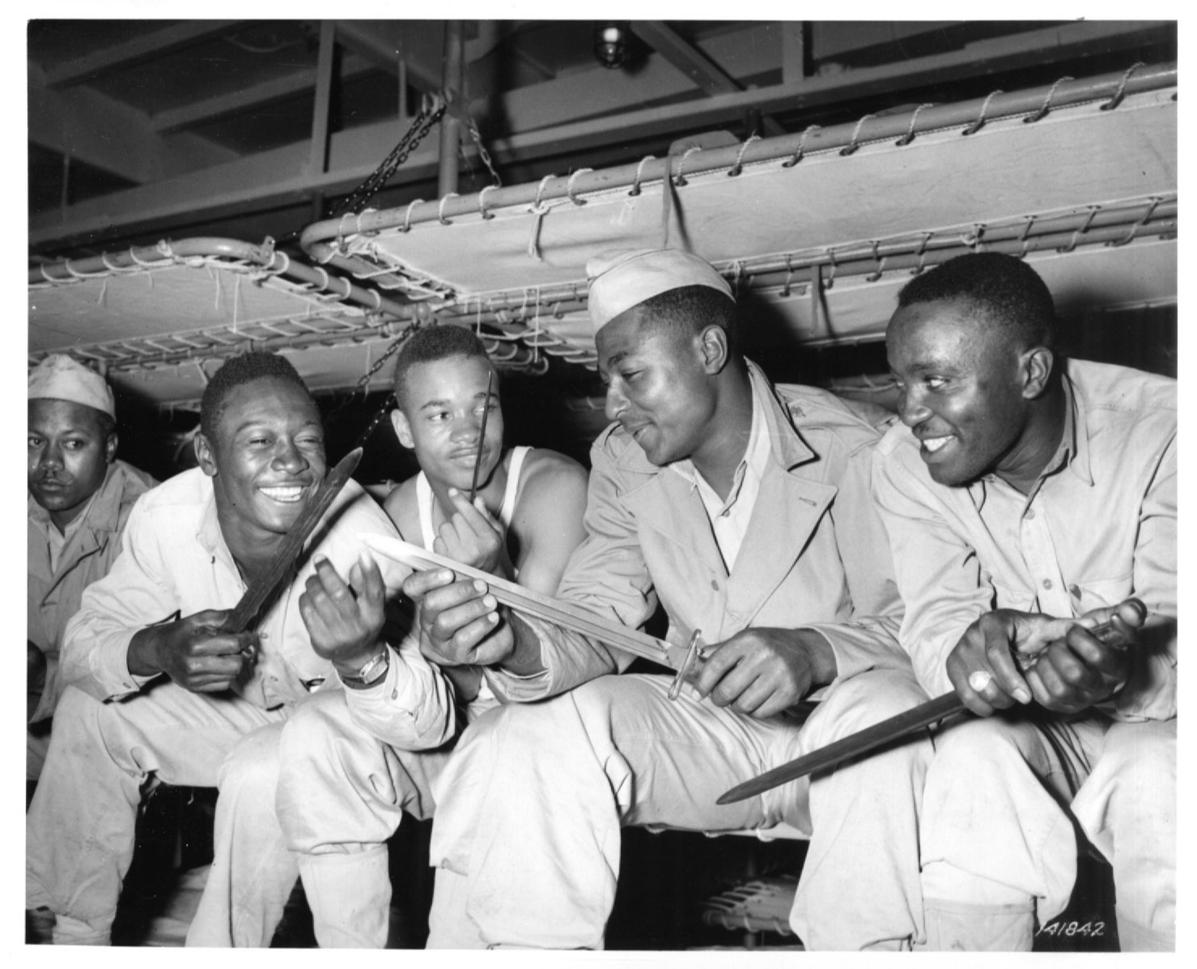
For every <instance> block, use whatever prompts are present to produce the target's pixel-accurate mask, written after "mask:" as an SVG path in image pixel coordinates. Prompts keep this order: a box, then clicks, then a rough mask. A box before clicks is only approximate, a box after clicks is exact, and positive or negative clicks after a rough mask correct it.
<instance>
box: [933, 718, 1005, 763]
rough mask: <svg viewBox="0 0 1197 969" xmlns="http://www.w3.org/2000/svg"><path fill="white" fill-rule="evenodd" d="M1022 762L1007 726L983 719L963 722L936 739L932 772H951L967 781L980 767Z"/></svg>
mask: <svg viewBox="0 0 1197 969" xmlns="http://www.w3.org/2000/svg"><path fill="white" fill-rule="evenodd" d="M1023 760H1024V757H1023V754H1022V752H1021V751H1020V749H1019V745H1018V740H1017V738H1016V737H1015V736H1014V733H1013V732H1012V730H1011V729H1010V728H1009V726H1008V725H1007V724H1006V723H1005V722H1004V721H1002V720H1001V719H999V718H996V717H985V718H981V719H976V720H963V721H961V722H959V723H955V724H953V725H952V726H951V727H949V728H948V729H946V730H941V731H940V732H939V733H937V734H936V735H935V758H934V760H933V761H932V764H931V772H933V773H937V774H938V773H943V772H945V771H951V772H952V773H953V774H954V775H955V774H958V773H959V774H962V776H963V777H965V778H967V777H969V775H970V773H975V772H976V771H977V769H978V768H979V767H986V766H992V765H994V764H997V763H1000V762H1014V761H1023Z"/></svg>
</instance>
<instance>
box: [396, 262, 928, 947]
mask: <svg viewBox="0 0 1197 969" xmlns="http://www.w3.org/2000/svg"><path fill="white" fill-rule="evenodd" d="M587 274H588V276H589V277H590V290H589V308H590V315H591V318H592V321H593V323H594V326H595V328H596V330H597V334H596V343H597V349H598V360H599V368H600V372H601V373H602V375H603V378H604V381H605V382H606V384H607V416H608V417H609V418H610V419H612V420H613V421H615V422H616V423H613V424H612V425H611V426H610V427H609V428H608V429H607V430H606V431H605V432H604V433H603V434H602V435H600V437H599V438H598V440H597V441H596V442H595V445H594V447H593V448H592V450H591V459H592V470H591V475H590V488H589V496H588V501H587V507H586V518H585V523H586V532H587V535H586V539H585V541H584V542H583V543H582V545H581V546H580V547H579V548H578V549H577V551H576V552H575V553H574V555H573V556H572V557H571V559H570V562H569V565H568V566H567V568H566V572H565V575H564V577H563V578H562V581H561V587H560V590H559V595H560V596H561V597H562V598H564V599H568V600H571V601H574V602H576V603H578V604H579V605H582V606H585V607H587V608H589V609H592V610H594V611H595V612H598V613H599V614H600V615H602V616H604V617H605V618H607V619H609V620H611V621H614V622H616V623H621V624H623V625H626V626H630V627H638V626H640V625H641V624H643V623H644V622H645V621H646V620H647V619H648V618H649V616H650V615H651V614H652V612H653V610H654V608H655V606H656V603H657V601H658V599H659V601H660V602H661V604H662V605H663V606H664V608H665V611H666V613H667V614H668V617H669V623H670V629H669V632H668V637H669V639H670V640H671V641H672V642H675V643H679V644H684V643H686V642H687V641H688V640H689V638H690V636H691V634H692V633H693V632H695V631H697V630H701V633H702V636H703V638H704V640H705V641H707V642H709V643H710V644H712V646H713V654H712V656H711V658H709V659H708V660H706V663H705V666H704V668H703V671H702V673H701V675H700V677H699V678H698V680H697V683H696V684H695V685H692V686H687V687H686V688H684V689H683V691H682V693H681V695H680V696H679V697H678V698H677V700H676V701H671V700H670V699H668V698H667V692H668V690H669V686H670V682H671V679H672V678H671V677H670V676H666V675H661V674H635V675H633V674H622V675H616V676H610V675H604V674H610V673H622V671H623V670H625V669H626V668H627V666H628V663H629V661H630V659H629V657H628V656H626V655H624V654H621V653H619V652H618V651H615V650H612V649H609V648H608V647H606V646H604V645H603V644H601V643H599V642H595V641H592V640H589V639H587V638H585V637H582V636H579V635H577V634H575V633H572V632H569V631H567V630H564V629H562V628H560V627H558V626H555V625H553V624H551V623H548V622H544V621H542V620H539V619H537V618H534V617H532V616H529V615H526V614H521V613H518V612H514V611H510V610H507V609H500V608H498V606H497V604H496V602H495V600H494V598H493V597H492V596H490V595H489V594H487V593H486V592H485V591H484V590H479V589H478V588H476V587H475V585H474V584H473V583H470V582H453V581H452V579H453V576H452V574H451V573H449V572H446V571H443V570H431V571H426V572H417V573H415V574H413V576H412V577H410V578H409V579H408V580H407V581H406V582H405V584H404V590H405V592H407V593H408V594H409V595H411V596H412V597H413V598H415V599H417V600H419V601H420V603H421V609H420V616H421V634H422V636H423V638H424V648H425V649H426V650H429V652H430V654H431V655H436V656H438V657H441V659H442V661H443V662H446V663H452V662H465V663H481V664H484V665H488V666H489V667H490V670H489V672H488V678H489V679H490V681H491V683H492V684H493V686H494V687H495V689H496V691H497V692H500V694H501V695H503V696H505V697H506V698H507V699H508V700H515V701H541V702H515V703H508V704H506V705H504V706H503V707H501V708H500V709H499V710H497V711H496V712H495V713H493V714H488V715H487V716H486V717H484V718H482V719H480V720H478V721H477V722H476V723H475V724H473V725H471V727H469V728H468V729H467V731H466V733H465V734H464V735H463V737H462V739H461V741H460V742H459V745H458V748H457V751H456V752H455V754H454V757H453V759H452V760H451V762H450V764H449V767H448V768H447V769H446V771H445V773H444V774H443V775H442V778H441V780H440V782H439V786H438V789H437V794H438V813H437V817H436V820H435V822H434V826H433V843H432V860H433V863H434V864H436V865H437V866H438V870H437V878H436V890H435V895H434V901H433V910H432V914H431V917H430V937H429V944H430V945H432V946H434V947H454V946H456V947H468V946H478V945H491V946H494V945H513V946H532V947H543V948H549V947H552V948H597V947H601V946H602V944H603V937H604V932H605V927H606V921H607V918H608V916H609V914H610V911H611V905H612V902H613V899H614V895H615V887H616V880H617V877H618V872H619V851H620V826H621V825H625V824H626V825H663V826H668V827H675V828H682V829H689V830H701V831H729V830H737V829H743V828H769V827H771V826H774V825H776V824H778V823H780V822H787V823H789V824H791V825H793V826H794V827H796V828H798V829H799V830H801V831H803V832H804V833H808V834H810V835H811V838H812V840H811V845H810V850H809V853H808V855H807V859H806V864H805V865H804V868H803V874H802V881H801V883H800V887H799V892H798V897H797V899H796V902H795V907H794V910H793V913H792V915H791V923H792V924H793V925H794V927H795V929H796V931H797V932H798V934H799V936H800V937H801V938H802V939H803V941H804V942H805V943H806V944H807V946H809V947H812V948H829V949H847V948H866V947H887V948H897V947H904V946H908V945H910V944H912V943H913V942H915V941H917V939H918V936H919V934H920V932H921V922H922V918H921V912H920V911H919V895H918V859H917V842H916V836H915V827H916V823H917V817H916V806H917V797H918V790H919V789H920V788H921V781H919V780H918V779H917V778H916V779H914V780H912V777H913V775H914V773H915V771H914V769H913V768H912V766H911V763H912V761H914V759H915V758H916V757H917V755H918V749H919V747H920V746H921V745H923V744H925V743H926V742H925V741H922V742H921V743H920V742H915V743H913V744H911V745H906V746H902V747H899V748H898V749H896V750H894V751H890V752H886V753H884V754H882V755H880V756H879V757H877V758H874V759H873V760H872V762H871V763H870V764H869V769H868V771H867V772H862V771H860V770H858V768H857V767H856V766H848V767H846V768H845V769H843V770H840V771H835V772H832V773H829V774H827V775H824V776H821V777H819V778H816V779H815V780H814V781H813V782H811V783H809V784H808V783H807V781H805V780H804V781H800V782H798V783H795V784H790V785H786V786H784V787H782V788H779V789H777V790H774V791H770V792H767V793H766V794H764V795H763V796H760V797H756V798H752V799H750V800H746V801H743V802H740V803H738V804H731V805H725V806H717V805H716V804H715V800H716V798H717V796H718V795H719V794H720V793H722V792H723V791H724V790H726V789H727V788H728V787H731V786H732V785H733V784H735V783H737V782H739V781H742V780H744V779H746V778H748V777H751V776H752V775H754V774H756V773H759V772H761V771H762V770H765V769H767V768H769V767H773V766H776V765H777V764H778V763H780V762H783V761H785V760H788V759H791V758H793V757H794V756H796V755H798V754H800V753H803V752H805V751H807V750H809V749H813V748H814V747H817V746H821V745H822V744H824V743H826V742H828V741H829V740H832V739H834V738H836V737H838V736H842V735H843V734H845V733H848V732H851V731H853V730H856V729H859V728H861V727H864V726H867V725H868V724H870V723H872V722H874V721H875V720H878V719H880V718H882V717H884V716H887V715H890V714H893V713H896V712H898V711H900V710H902V709H905V708H908V707H910V706H912V705H914V704H916V703H918V702H920V701H922V700H924V699H925V694H923V693H922V691H921V690H919V688H918V687H917V685H916V684H915V682H914V677H913V673H912V671H911V668H910V664H909V660H908V658H907V657H906V655H905V654H904V653H903V652H902V651H901V649H900V648H899V647H898V644H897V641H896V632H897V627H898V622H899V618H900V603H899V600H898V597H897V594H896V589H895V588H894V584H893V580H892V578H891V576H890V569H889V557H888V555H887V554H885V552H884V548H885V544H884V543H885V538H884V532H883V531H882V529H881V524H880V521H879V520H878V518H877V516H876V513H875V511H874V509H873V506H872V502H871V500H870V498H869V493H868V479H869V474H870V466H871V463H872V458H873V448H874V446H875V444H876V442H877V440H878V438H879V433H878V430H877V427H876V426H874V424H873V423H872V422H871V421H870V420H867V419H865V418H864V417H863V416H862V414H861V413H858V412H857V411H856V410H855V409H854V408H853V407H851V406H849V405H848V404H847V403H846V402H844V401H841V400H839V399H838V398H836V397H834V396H833V395H831V394H829V393H826V392H825V391H821V390H816V389H814V388H810V387H797V386H779V387H774V386H773V385H772V384H770V383H769V381H768V380H767V379H766V377H765V376H764V374H763V373H762V372H761V371H760V370H759V369H758V368H757V367H756V366H755V364H753V363H751V362H749V361H746V360H745V359H744V358H743V357H742V356H741V355H740V354H739V352H738V350H737V349H736V346H735V334H734V328H733V319H734V314H735V303H734V300H733V298H732V296H731V290H730V288H729V286H728V285H727V282H726V281H725V280H724V279H723V278H722V276H720V275H719V273H718V272H716V271H715V269H714V268H713V267H712V266H710V265H709V264H708V263H706V262H704V261H703V260H701V259H699V258H697V257H696V256H693V255H690V254H689V253H685V252H682V251H679V250H648V251H636V252H618V253H607V254H603V255H602V256H598V257H595V258H594V259H593V260H591V262H590V264H589V265H588V267H587ZM875 416H876V417H877V418H878V419H880V415H875ZM879 550H881V552H880V554H879ZM823 687H828V689H826V690H825V691H822V688H823ZM813 690H820V691H822V692H823V694H824V696H823V700H822V702H821V703H820V704H819V705H818V709H817V710H816V711H815V712H814V713H813V714H812V715H811V717H810V719H809V720H808V721H807V722H806V723H805V725H799V724H798V723H796V722H794V721H793V720H791V719H789V718H788V717H787V716H786V715H785V712H786V710H787V709H788V708H790V707H791V706H792V705H793V704H795V703H796V702H797V701H798V700H800V699H801V698H802V697H804V696H806V695H808V694H809V693H811V692H812V691H813ZM862 878H865V879H867V882H868V887H867V889H864V888H862V881H861V879H862Z"/></svg>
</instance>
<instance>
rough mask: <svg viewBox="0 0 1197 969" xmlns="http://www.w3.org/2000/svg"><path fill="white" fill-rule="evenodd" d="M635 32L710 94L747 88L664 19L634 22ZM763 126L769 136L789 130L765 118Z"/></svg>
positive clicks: (762, 122)
mask: <svg viewBox="0 0 1197 969" xmlns="http://www.w3.org/2000/svg"><path fill="white" fill-rule="evenodd" d="M631 26H632V31H633V32H634V33H635V34H636V35H637V36H638V37H639V38H640V39H641V40H643V41H644V42H645V43H647V44H649V45H651V46H652V48H653V49H654V50H656V51H657V52H658V53H659V54H660V55H661V56H662V57H664V58H665V60H667V61H669V63H670V64H672V65H673V66H674V67H676V68H677V69H678V70H679V71H681V72H682V73H683V74H685V75H686V76H687V77H688V78H690V80H691V81H693V82H694V83H695V84H696V85H698V87H699V88H700V89H701V90H702V91H704V92H705V93H707V94H711V95H714V94H734V93H735V92H737V91H743V90H744V85H742V84H741V83H740V82H739V81H737V80H736V79H735V78H734V77H731V76H730V75H729V74H727V73H726V72H725V71H724V70H723V68H721V67H720V66H719V65H718V64H716V63H715V62H714V61H713V60H711V59H710V58H709V57H707V55H706V54H704V53H703V52H702V51H700V50H699V49H698V48H697V47H695V46H694V45H693V44H691V43H689V42H688V41H687V40H685V39H684V38H683V37H682V36H681V34H679V33H678V32H677V31H676V30H674V29H673V28H672V27H670V26H669V25H668V24H666V23H665V22H664V21H661V20H645V21H633V22H632V25H631ZM761 126H762V127H763V128H764V129H765V134H766V135H770V136H772V135H784V134H785V133H786V130H785V128H783V127H782V126H781V125H779V124H778V123H777V122H776V121H775V120H774V119H773V118H769V117H762V118H761Z"/></svg>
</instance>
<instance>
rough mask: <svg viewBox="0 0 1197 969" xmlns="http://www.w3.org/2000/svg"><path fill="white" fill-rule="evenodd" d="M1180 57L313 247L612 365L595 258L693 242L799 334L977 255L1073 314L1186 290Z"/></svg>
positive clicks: (838, 328) (1170, 297)
mask: <svg viewBox="0 0 1197 969" xmlns="http://www.w3.org/2000/svg"><path fill="white" fill-rule="evenodd" d="M1176 113H1177V105H1176V65H1175V64H1174V63H1169V64H1160V65H1155V66H1150V67H1149V66H1146V65H1143V64H1135V65H1132V66H1131V67H1130V68H1128V69H1127V70H1125V71H1121V72H1117V73H1111V74H1107V75H1102V76H1099V77H1093V78H1088V79H1084V80H1076V79H1073V78H1069V77H1064V78H1060V79H1059V80H1058V81H1057V82H1056V83H1054V84H1052V85H1050V86H1049V87H1041V88H1035V89H1031V90H1026V91H1019V92H1011V93H1005V92H1001V91H995V92H993V93H992V94H990V95H989V96H987V97H985V98H980V99H975V100H969V101H963V102H959V103H953V104H922V105H917V106H915V107H913V108H911V109H909V110H904V111H901V112H898V113H888V114H866V115H864V116H863V117H861V118H860V119H859V120H857V121H855V122H853V123H850V124H842V125H836V126H829V127H826V128H819V127H818V126H814V125H812V126H810V127H809V128H807V129H806V130H805V131H802V132H800V133H798V134H793V135H787V136H784V137H776V138H757V137H752V138H749V139H748V140H747V141H744V142H742V143H736V144H729V145H725V146H722V147H701V146H700V143H698V142H696V143H695V144H694V145H692V146H690V147H684V146H683V148H682V149H681V150H680V151H679V152H678V153H676V154H673V155H671V156H670V157H668V158H653V157H652V156H649V157H646V158H644V159H642V160H641V161H640V162H639V163H636V164H630V165H623V166H618V167H614V168H609V169H603V170H595V171H592V170H589V169H585V168H583V169H579V170H577V171H575V172H573V173H572V174H570V175H568V176H565V175H562V176H547V177H545V178H543V179H541V180H540V181H539V182H535V183H529V184H524V185H516V186H511V187H504V188H497V187H487V188H484V189H483V190H482V191H481V192H478V193H475V194H471V195H460V196H459V195H455V194H450V195H446V196H445V197H443V198H441V199H439V200H436V201H414V202H412V203H410V204H408V205H406V206H403V207H400V208H393V209H384V210H377V211H365V212H362V213H359V214H347V215H344V216H342V217H340V218H337V219H329V220H325V221H322V222H318V223H315V224H314V225H311V226H309V227H308V228H307V229H306V230H305V231H304V232H303V234H302V236H301V244H302V245H303V247H304V250H305V251H306V252H307V253H308V255H309V256H310V257H311V258H312V260H313V262H314V263H316V264H319V265H325V266H329V267H330V268H335V269H336V270H337V271H340V272H343V273H345V274H347V275H350V276H353V277H355V278H357V279H359V280H361V281H363V282H366V281H368V282H369V283H370V284H371V285H374V286H377V287H379V288H380V289H381V290H383V291H384V292H387V293H391V294H405V295H407V296H408V297H409V298H411V299H413V300H418V301H420V302H421V303H422V304H423V307H422V309H423V311H425V312H427V311H428V310H431V311H433V312H434V313H435V314H436V316H437V318H438V319H439V320H441V321H442V322H451V321H454V322H459V323H463V324H466V325H471V326H474V327H476V328H477V329H478V331H479V332H480V333H481V334H484V335H490V336H492V337H496V338H499V339H503V340H507V341H512V342H517V343H520V344H522V345H524V346H526V347H529V348H531V349H533V350H534V351H535V352H536V353H538V354H539V353H544V354H548V355H551V356H556V357H560V358H563V359H565V360H569V361H573V362H576V363H580V364H583V365H585V366H588V367H591V368H593V367H594V360H595V356H594V343H593V334H592V333H591V330H590V327H589V325H588V323H587V321H586V314H585V303H586V279H585V263H586V260H587V259H588V258H589V257H590V256H591V255H593V254H594V253H596V252H599V251H602V250H605V249H616V248H639V247H647V246H659V245H679V246H684V247H686V248H689V249H691V250H692V251H694V252H696V253H697V254H699V255H701V256H703V257H704V258H706V259H708V260H710V261H711V262H712V263H714V264H715V265H716V267H718V268H719V269H720V270H721V271H722V272H723V273H724V274H725V275H726V276H727V277H728V278H729V279H730V280H731V281H732V282H733V283H734V284H735V285H736V286H737V287H738V288H739V290H740V291H741V292H747V291H751V292H752V293H754V294H756V295H757V296H758V297H760V298H762V299H764V300H766V301H767V302H768V303H770V304H771V305H772V306H773V307H774V308H775V309H776V310H777V311H779V312H780V314H781V315H782V316H783V317H784V319H785V320H786V322H787V325H788V328H789V330H790V333H791V335H792V337H793V342H794V343H795V344H821V343H823V344H825V343H829V342H835V341H844V340H876V339H879V338H881V337H882V335H883V333H884V328H885V324H886V321H887V320H888V318H889V315H890V313H891V312H892V310H893V307H894V306H895V305H896V304H895V298H896V294H897V291H898V289H899V288H900V287H901V286H902V284H903V283H904V282H905V281H906V280H907V279H909V278H910V275H911V273H912V272H918V271H919V270H921V269H922V268H923V267H925V266H929V265H932V264H934V263H937V262H940V261H943V260H945V259H947V258H949V257H951V256H954V255H957V254H959V253H962V252H967V251H972V250H976V249H987V250H998V251H1005V252H1010V253H1014V254H1016V255H1022V256H1025V257H1026V258H1027V259H1028V260H1029V261H1031V262H1032V263H1033V264H1034V266H1035V268H1036V270H1038V271H1039V272H1040V273H1041V275H1043V277H1044V278H1045V279H1046V281H1047V282H1048V284H1049V286H1051V288H1052V290H1053V292H1054V293H1055V295H1056V297H1057V300H1058V301H1059V303H1060V305H1061V308H1062V310H1063V311H1065V312H1069V311H1074V310H1077V309H1084V308H1090V307H1116V306H1129V305H1143V304H1155V303H1167V302H1172V301H1174V300H1175V298H1176V241H1175V236H1176V218H1177V166H1176V124H1177V120H1176Z"/></svg>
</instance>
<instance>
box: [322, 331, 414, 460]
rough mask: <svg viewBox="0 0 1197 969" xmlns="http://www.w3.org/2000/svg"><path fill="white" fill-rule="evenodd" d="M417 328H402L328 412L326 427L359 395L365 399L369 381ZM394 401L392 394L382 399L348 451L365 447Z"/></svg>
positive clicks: (325, 421)
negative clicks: (343, 397)
mask: <svg viewBox="0 0 1197 969" xmlns="http://www.w3.org/2000/svg"><path fill="white" fill-rule="evenodd" d="M419 328H420V323H419V322H418V321H413V322H412V323H411V324H410V325H408V326H407V327H405V328H404V330H403V332H402V333H400V334H399V335H398V336H397V337H395V339H394V340H392V341H391V342H390V344H389V345H388V346H387V348H386V349H385V350H383V351H382V353H381V354H379V356H378V359H377V360H375V361H374V363H372V364H371V365H370V368H369V369H368V370H367V371H366V372H365V373H364V374H362V375H361V377H360V378H359V379H358V381H357V383H356V384H354V385H353V389H352V390H350V391H349V393H348V394H346V395H345V399H344V400H343V401H342V402H341V403H340V404H338V405H337V406H336V407H334V408H333V409H332V410H331V411H330V412H329V414H328V416H327V417H326V418H325V419H324V423H325V424H326V425H327V424H329V423H331V422H332V420H333V418H334V417H336V416H337V415H338V414H339V413H341V411H343V410H344V409H345V408H346V407H348V406H349V405H350V404H351V403H352V402H353V399H354V398H355V397H357V395H358V394H359V393H360V394H361V395H362V400H365V399H366V395H367V393H368V391H367V388H368V387H369V385H370V381H371V380H372V379H373V378H374V375H375V374H376V373H378V371H379V370H381V369H382V368H383V367H384V366H385V365H386V363H387V361H388V360H390V359H391V357H393V356H394V355H395V354H396V353H398V352H399V348H400V347H402V346H403V344H404V342H405V341H406V340H407V338H408V337H409V336H411V335H412V334H413V333H415V332H416V330H418V329H419ZM394 400H395V395H394V393H388V394H387V395H386V397H385V398H383V401H382V404H381V405H380V406H379V408H378V409H377V410H376V411H375V412H374V416H373V417H371V418H370V421H369V423H367V424H366V429H365V430H364V431H362V433H361V434H359V435H358V438H357V440H356V441H355V442H354V443H353V445H352V447H351V448H350V450H352V449H353V448H355V447H365V445H366V442H367V441H368V440H370V435H371V434H373V433H374V428H376V427H377V426H378V425H379V423H380V422H381V421H382V419H383V418H384V417H386V415H387V412H388V411H390V410H391V407H392V404H393V403H394Z"/></svg>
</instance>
